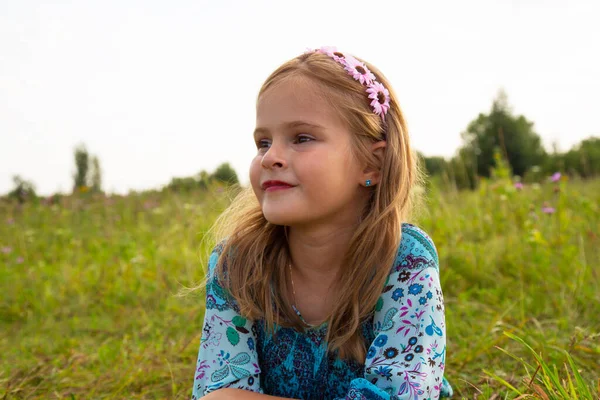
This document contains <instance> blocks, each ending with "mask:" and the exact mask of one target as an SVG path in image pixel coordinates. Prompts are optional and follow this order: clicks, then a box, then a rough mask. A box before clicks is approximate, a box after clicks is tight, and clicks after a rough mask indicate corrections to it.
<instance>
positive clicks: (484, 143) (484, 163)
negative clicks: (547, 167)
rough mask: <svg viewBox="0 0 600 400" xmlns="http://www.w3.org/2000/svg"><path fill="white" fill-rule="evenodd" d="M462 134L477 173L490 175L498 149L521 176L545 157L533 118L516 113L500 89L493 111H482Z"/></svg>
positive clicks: (466, 150) (465, 149)
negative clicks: (514, 113) (531, 119)
mask: <svg viewBox="0 0 600 400" xmlns="http://www.w3.org/2000/svg"><path fill="white" fill-rule="evenodd" d="M462 138H463V142H464V144H463V148H462V150H463V152H464V153H466V154H470V155H472V156H473V157H474V158H475V159H476V160H475V166H476V171H477V172H476V174H477V175H480V176H485V177H489V176H490V172H491V168H492V167H493V166H494V151H496V149H499V150H500V151H501V152H502V154H503V155H504V157H505V158H506V159H507V160H508V163H509V164H510V167H511V169H512V171H513V172H514V173H515V174H516V175H520V176H523V174H525V172H526V171H527V170H528V169H529V168H531V167H532V166H534V165H540V164H541V163H542V162H543V161H544V158H545V157H546V152H545V151H544V148H543V147H542V143H541V140H540V137H539V135H538V134H537V133H535V131H534V130H533V122H530V121H528V120H527V119H526V118H525V117H524V116H522V115H519V116H515V115H513V113H512V111H511V109H510V107H509V104H508V100H507V97H506V93H504V91H500V92H499V93H498V96H497V97H496V99H495V100H494V102H493V104H492V108H491V110H490V113H489V114H479V116H478V117H477V118H476V119H475V120H473V121H472V122H471V123H470V124H469V125H468V127H467V129H466V131H465V132H463V134H462Z"/></svg>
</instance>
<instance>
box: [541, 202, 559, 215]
mask: <svg viewBox="0 0 600 400" xmlns="http://www.w3.org/2000/svg"><path fill="white" fill-rule="evenodd" d="M555 211H556V209H555V208H554V207H551V206H550V205H548V204H544V206H543V207H542V212H543V213H544V214H554V212H555Z"/></svg>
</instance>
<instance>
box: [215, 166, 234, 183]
mask: <svg viewBox="0 0 600 400" xmlns="http://www.w3.org/2000/svg"><path fill="white" fill-rule="evenodd" d="M212 178H213V179H215V180H217V181H221V182H224V183H228V184H234V183H239V180H238V176H237V174H236V172H235V170H234V169H233V168H232V167H231V165H229V163H223V164H221V165H219V166H218V167H217V169H216V170H215V172H213V174H212Z"/></svg>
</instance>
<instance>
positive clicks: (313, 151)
mask: <svg viewBox="0 0 600 400" xmlns="http://www.w3.org/2000/svg"><path fill="white" fill-rule="evenodd" d="M350 135H351V133H350V132H349V130H348V128H347V127H346V125H345V124H344V123H343V122H342V121H341V119H340V118H339V117H338V115H337V112H336V110H335V109H334V108H333V107H332V106H331V105H330V104H328V103H327V102H326V101H325V100H324V99H323V98H322V97H320V96H319V91H318V89H317V86H316V85H315V84H314V83H312V82H310V81H308V80H306V79H298V78H292V79H287V80H286V81H284V82H282V83H280V84H278V85H276V86H274V87H272V88H270V89H269V90H267V91H266V92H265V93H264V94H263V95H262V96H261V97H260V98H259V100H258V104H257V111H256V130H255V132H254V140H255V142H256V146H257V154H256V157H254V159H253V160H252V163H251V166H250V182H251V184H252V188H253V190H254V193H255V195H256V197H257V199H258V201H259V203H260V205H261V207H262V211H263V214H264V216H265V218H266V219H267V220H268V221H269V222H271V223H273V224H277V225H288V226H299V225H311V226H312V225H317V224H323V223H326V224H329V223H337V224H341V225H343V224H347V223H351V224H353V223H356V222H357V218H358V216H359V215H360V214H361V212H362V209H363V207H364V205H365V204H366V203H365V202H366V201H367V198H368V191H367V190H366V189H365V188H364V187H362V186H361V185H360V184H361V182H362V183H364V182H363V175H364V174H363V168H362V167H361V165H360V164H359V162H358V161H357V160H356V158H355V157H354V156H353V153H352V150H351V148H352V147H351V146H352V143H351V136H350ZM267 181H282V182H285V183H287V184H289V185H290V187H287V188H285V189H279V188H276V187H275V188H270V189H265V187H264V186H263V185H264V184H265V182H267Z"/></svg>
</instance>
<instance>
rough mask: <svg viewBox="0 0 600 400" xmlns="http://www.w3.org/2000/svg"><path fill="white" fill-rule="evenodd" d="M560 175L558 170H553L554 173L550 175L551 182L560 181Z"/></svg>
mask: <svg viewBox="0 0 600 400" xmlns="http://www.w3.org/2000/svg"><path fill="white" fill-rule="evenodd" d="M560 176H561V175H560V172H555V173H554V175H552V178H550V179H552V182H558V181H560Z"/></svg>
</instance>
